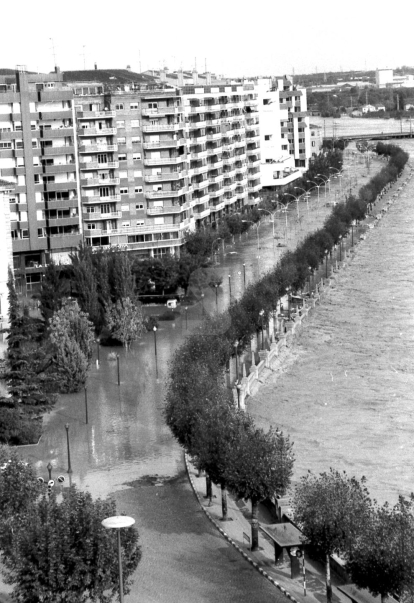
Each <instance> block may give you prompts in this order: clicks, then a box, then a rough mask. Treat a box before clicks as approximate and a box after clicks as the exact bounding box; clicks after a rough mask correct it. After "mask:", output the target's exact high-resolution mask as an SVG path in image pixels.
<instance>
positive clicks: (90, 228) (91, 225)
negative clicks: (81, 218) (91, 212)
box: [86, 222, 96, 230]
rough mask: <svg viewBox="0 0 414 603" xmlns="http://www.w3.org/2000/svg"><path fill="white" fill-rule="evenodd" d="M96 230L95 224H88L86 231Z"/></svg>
mask: <svg viewBox="0 0 414 603" xmlns="http://www.w3.org/2000/svg"><path fill="white" fill-rule="evenodd" d="M95 229H96V224H95V222H88V224H87V225H86V230H95Z"/></svg>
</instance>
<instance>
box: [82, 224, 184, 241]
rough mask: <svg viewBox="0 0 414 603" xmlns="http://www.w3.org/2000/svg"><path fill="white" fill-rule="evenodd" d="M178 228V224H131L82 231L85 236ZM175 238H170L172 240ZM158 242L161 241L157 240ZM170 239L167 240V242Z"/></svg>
mask: <svg viewBox="0 0 414 603" xmlns="http://www.w3.org/2000/svg"><path fill="white" fill-rule="evenodd" d="M179 230H180V224H160V225H158V224H144V226H133V227H126V226H125V227H123V228H117V229H113V230H103V229H100V228H99V229H98V228H95V229H93V230H88V229H85V231H84V233H85V236H86V237H93V236H101V235H105V236H107V235H108V236H111V235H133V234H142V233H151V232H153V231H157V232H160V231H164V232H177V231H179ZM173 240H175V239H171V241H173ZM159 242H160V243H161V242H162V241H159ZM169 242H170V240H168V243H169Z"/></svg>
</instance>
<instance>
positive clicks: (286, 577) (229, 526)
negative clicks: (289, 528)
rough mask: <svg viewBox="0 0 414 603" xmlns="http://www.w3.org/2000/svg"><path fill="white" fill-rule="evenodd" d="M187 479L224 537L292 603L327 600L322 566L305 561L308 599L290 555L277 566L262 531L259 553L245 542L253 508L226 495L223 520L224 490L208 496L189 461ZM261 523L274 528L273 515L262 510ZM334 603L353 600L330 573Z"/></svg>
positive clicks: (307, 559) (248, 534)
mask: <svg viewBox="0 0 414 603" xmlns="http://www.w3.org/2000/svg"><path fill="white" fill-rule="evenodd" d="M186 465H187V471H188V476H189V478H190V482H191V485H192V488H193V490H194V493H195V495H196V497H197V499H198V501H199V503H200V505H201V507H202V509H203V511H204V512H205V514H206V515H207V517H208V518H209V519H210V521H212V523H213V524H215V525H216V527H217V529H218V530H219V531H220V532H221V533H222V534H223V536H224V537H225V538H226V539H227V540H228V541H229V542H230V543H231V544H232V545H233V546H234V547H235V548H236V549H237V550H239V551H240V554H242V555H243V556H244V557H245V558H246V559H248V560H249V561H250V563H252V564H253V565H254V566H255V567H256V568H257V570H258V571H259V572H260V573H261V574H263V576H264V577H265V578H266V579H268V580H270V581H271V582H273V583H274V584H275V588H279V589H280V590H281V591H282V593H284V594H285V595H286V596H287V597H288V598H289V599H291V600H292V601H300V602H303V603H305V602H307V603H324V602H325V601H326V588H325V568H324V566H323V565H322V564H320V563H318V562H315V561H313V560H310V559H309V558H308V557H306V559H305V566H306V596H305V595H304V590H303V576H302V575H300V577H298V578H295V579H291V577H290V561H289V560H287V554H285V556H284V560H283V562H282V564H280V565H279V564H278V565H277V566H276V565H275V562H274V559H275V554H274V547H273V544H271V543H270V541H269V540H268V539H266V537H265V535H264V534H263V532H262V531H260V532H259V547H260V550H259V551H256V552H254V553H253V552H251V551H250V543H249V542H248V541H247V540H245V537H244V534H246V535H247V536H248V537H249V538H250V537H251V526H250V516H251V508H250V504H249V503H245V502H244V500H243V499H242V500H236V499H235V498H234V497H233V496H232V495H231V494H228V495H227V502H228V517H229V519H228V520H227V521H225V522H224V521H222V520H221V516H222V515H221V490H220V488H217V487H216V486H214V484H213V499H212V502H211V505H210V501H209V500H208V499H206V498H204V497H205V494H206V479H205V477H197V470H196V469H195V468H194V467H193V465H192V464H191V463H190V461H189V460H188V459H186ZM259 523H260V525H262V526H263V527H264V528H265V529H266V528H267V527H271V526H272V524H273V525H275V522H274V520H273V518H272V517H271V516H270V513H267V512H266V509H264V508H263V507H262V508H260V511H259ZM331 580H332V591H333V603H350V599H349V598H348V597H347V596H346V595H344V594H343V593H341V592H340V591H339V590H338V588H337V587H338V586H341V585H342V584H343V582H342V581H340V580H339V579H338V578H337V577H336V576H335V575H333V574H331Z"/></svg>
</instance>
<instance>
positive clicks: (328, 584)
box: [325, 553, 332, 603]
mask: <svg viewBox="0 0 414 603" xmlns="http://www.w3.org/2000/svg"><path fill="white" fill-rule="evenodd" d="M325 570H326V601H327V603H332V585H331V565H330V555H329V553H326V567H325Z"/></svg>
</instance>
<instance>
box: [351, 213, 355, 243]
mask: <svg viewBox="0 0 414 603" xmlns="http://www.w3.org/2000/svg"><path fill="white" fill-rule="evenodd" d="M354 226H356V220H352V222H351V233H352V234H351V246H352V247H353V246H354Z"/></svg>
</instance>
